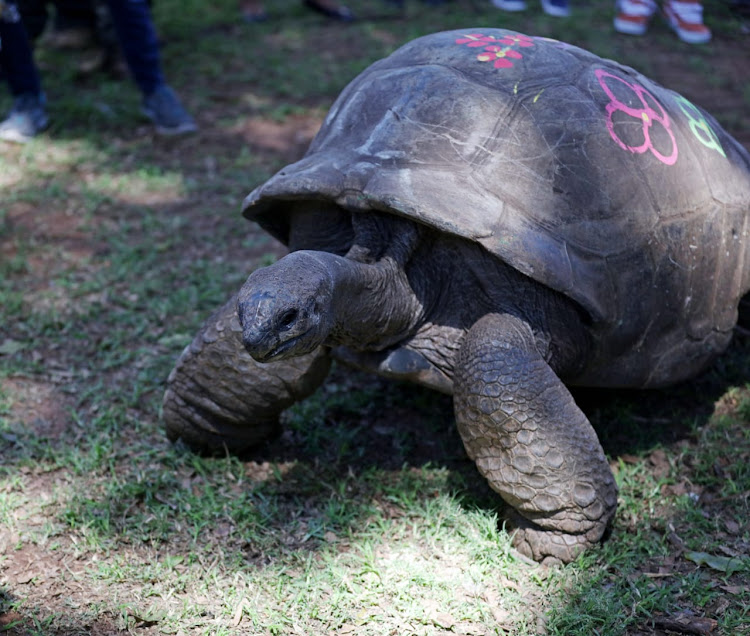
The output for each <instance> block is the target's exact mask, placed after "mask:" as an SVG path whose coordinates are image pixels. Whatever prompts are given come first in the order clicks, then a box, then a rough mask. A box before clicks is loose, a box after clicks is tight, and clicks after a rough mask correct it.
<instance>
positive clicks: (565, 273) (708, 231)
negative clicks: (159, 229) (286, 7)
mask: <svg viewBox="0 0 750 636" xmlns="http://www.w3.org/2000/svg"><path fill="white" fill-rule="evenodd" d="M305 199H311V200H320V199H323V200H328V201H333V202H336V203H337V204H339V205H340V206H342V207H345V208H347V209H350V210H379V211H387V212H390V213H393V214H396V215H401V216H404V217H407V218H409V219H412V220H414V221H418V222H420V223H423V224H425V225H427V226H430V227H432V228H434V229H435V230H438V231H441V232H446V233H449V234H452V235H455V236H457V237H461V238H463V239H468V240H470V241H474V242H476V243H478V244H480V245H481V246H482V247H483V248H485V249H486V250H488V251H489V252H490V253H492V254H493V255H495V256H496V257H497V258H499V259H502V260H503V261H504V262H506V263H508V264H509V265H511V266H512V267H514V268H515V269H517V270H518V271H520V272H522V273H523V274H525V275H527V276H529V277H531V278H532V279H534V280H536V281H538V282H540V283H542V284H544V285H546V286H548V287H550V288H553V289H555V290H557V291H559V292H561V293H563V294H565V295H566V296H568V297H569V298H571V299H573V300H574V301H575V302H576V303H578V304H579V305H580V306H581V307H582V308H583V309H584V310H585V312H587V314H588V316H589V317H590V320H591V325H592V331H593V332H594V333H595V334H596V341H597V347H598V355H597V358H598V360H599V365H598V368H597V365H593V366H592V367H591V368H589V369H588V370H587V372H585V374H584V375H585V376H586V377H582V378H580V381H581V382H580V383H586V384H607V385H615V386H616V385H632V386H648V385H661V384H665V383H668V382H671V381H675V380H678V379H681V377H686V376H688V375H691V374H692V373H694V372H695V371H696V367H697V366H699V365H703V364H705V362H706V361H707V360H708V359H709V358H710V357H712V355H713V354H714V353H717V352H718V351H720V350H723V348H724V347H725V346H726V344H727V343H728V341H729V338H730V337H731V330H732V328H733V326H734V324H735V322H736V318H737V305H738V302H739V299H740V297H741V296H742V295H743V294H744V293H745V292H746V291H747V290H748V287H749V286H750V263H748V260H750V258H749V257H750V255H748V248H749V246H750V240H749V239H748V231H749V230H750V228H748V215H749V213H750V155H748V153H747V151H746V150H745V149H744V148H743V147H742V146H740V144H739V143H738V142H737V141H735V140H734V139H733V138H732V137H731V136H729V135H728V134H727V133H726V132H725V131H724V130H723V129H722V128H721V126H720V125H719V124H718V123H717V122H716V120H715V119H714V118H713V117H711V116H710V115H709V114H707V113H706V112H705V111H703V110H702V109H701V108H700V107H698V106H696V105H694V104H692V103H691V102H689V101H688V100H687V99H685V98H684V97H682V96H680V95H679V94H677V93H675V92H673V91H671V90H668V89H665V88H663V87H662V86H660V85H658V84H657V83H655V82H653V81H651V80H649V79H648V78H646V77H644V76H643V75H641V74H640V73H638V72H636V71H635V70H633V69H632V68H629V67H626V66H622V65H620V64H618V63H616V62H613V61H611V60H606V59H602V58H600V57H598V56H596V55H594V54H592V53H590V52H587V51H585V50H582V49H580V48H577V47H575V46H571V45H569V44H565V43H563V42H558V41H556V40H550V39H547V38H539V37H529V36H526V35H523V34H520V33H515V32H512V31H507V30H501V29H488V28H476V29H474V28H472V29H466V30H461V31H447V32H442V33H437V34H433V35H429V36H426V37H422V38H419V39H416V40H414V41H412V42H410V43H408V44H406V45H405V46H403V47H401V48H400V49H398V50H396V51H395V52H394V53H393V54H392V55H390V56H389V57H387V58H385V59H383V60H380V61H379V62H376V63H375V64H373V65H372V66H370V67H369V68H368V69H366V70H365V71H364V72H363V73H361V74H360V75H359V76H358V77H357V78H355V79H354V81H352V82H351V83H350V84H349V85H348V86H347V87H346V88H345V90H344V91H343V92H342V93H341V95H340V97H339V98H338V99H337V100H336V102H335V103H334V104H333V106H332V108H331V110H330V112H329V113H328V115H327V117H326V119H325V122H324V124H323V126H322V128H321V130H320V132H319V133H318V135H317V136H316V137H315V139H314V140H313V142H312V144H311V146H310V148H309V150H308V152H307V154H306V155H305V156H304V158H303V159H301V160H300V161H298V162H296V163H294V164H292V165H290V166H288V167H286V168H284V169H282V170H281V171H280V172H279V173H277V174H276V175H275V176H274V177H272V178H271V179H270V180H269V181H268V182H266V183H265V184H263V185H261V186H260V187H258V188H257V189H255V190H254V191H253V192H252V193H251V194H250V195H249V196H248V197H247V198H246V200H245V203H244V207H243V210H244V214H245V216H246V217H247V218H249V219H251V220H254V221H256V222H258V223H259V224H260V225H261V226H262V227H263V228H265V229H266V230H267V231H269V232H270V233H271V234H272V235H274V236H276V237H277V238H279V239H280V240H282V241H286V240H287V239H288V232H289V220H288V218H287V216H286V215H285V209H286V207H287V206H286V205H285V204H286V202H288V201H299V200H305ZM686 343H689V346H686ZM641 351H648V352H649V355H648V356H647V358H648V360H647V361H644V360H645V358H644V359H642V360H640V361H639V362H634V361H633V360H635V357H634V356H637V355H638V352H641ZM617 358H620V359H621V360H624V361H625V362H627V360H628V359H630V360H631V364H630V366H628V364H625V365H624V367H623V370H622V371H617V370H616V369H615V370H613V368H612V365H611V363H612V362H613V361H614V360H616V359H617ZM620 366H622V365H620ZM605 367H606V368H607V371H606V373H605V374H604V376H602V373H603V371H602V370H603V369H605ZM636 367H638V368H636ZM618 373H619V376H618Z"/></svg>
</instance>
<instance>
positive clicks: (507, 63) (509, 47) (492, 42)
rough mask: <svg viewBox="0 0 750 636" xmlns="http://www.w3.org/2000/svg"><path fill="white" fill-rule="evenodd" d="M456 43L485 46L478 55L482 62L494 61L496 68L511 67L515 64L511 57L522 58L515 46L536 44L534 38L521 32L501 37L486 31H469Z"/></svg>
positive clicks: (475, 46)
mask: <svg viewBox="0 0 750 636" xmlns="http://www.w3.org/2000/svg"><path fill="white" fill-rule="evenodd" d="M456 44H465V45H466V46H469V47H472V48H479V47H480V46H481V47H483V48H484V51H483V52H482V53H480V54H479V55H477V60H479V61H480V62H492V66H494V67H495V68H509V67H511V66H513V62H512V61H511V59H515V60H520V59H521V58H522V57H523V55H521V54H520V53H519V52H518V51H516V50H514V47H527V46H534V40H533V38H530V37H529V36H528V35H523V34H521V33H511V34H509V35H504V36H503V37H501V38H496V37H495V36H494V35H485V34H484V33H467V34H466V35H464V36H463V37H460V38H458V39H457V40H456Z"/></svg>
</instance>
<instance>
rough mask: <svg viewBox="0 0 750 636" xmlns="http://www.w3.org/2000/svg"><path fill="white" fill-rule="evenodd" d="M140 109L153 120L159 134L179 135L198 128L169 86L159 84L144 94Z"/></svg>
mask: <svg viewBox="0 0 750 636" xmlns="http://www.w3.org/2000/svg"><path fill="white" fill-rule="evenodd" d="M141 110H142V111H143V114H144V115H146V117H148V118H149V119H150V120H151V121H153V122H154V124H155V125H156V132H157V133H159V134H161V135H181V134H184V133H191V132H195V131H196V130H198V126H196V124H195V122H194V121H193V118H192V117H191V116H190V115H189V114H188V113H187V111H186V110H185V109H184V108H183V107H182V104H181V103H180V100H179V99H178V97H177V95H175V93H174V91H173V90H172V89H171V88H169V86H160V87H159V88H157V89H156V90H155V91H154V92H153V93H151V94H150V95H148V96H146V97H145V98H144V100H143V106H142V108H141Z"/></svg>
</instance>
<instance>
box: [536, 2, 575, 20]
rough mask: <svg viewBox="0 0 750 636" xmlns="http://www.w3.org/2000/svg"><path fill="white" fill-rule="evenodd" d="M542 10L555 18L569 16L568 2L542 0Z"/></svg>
mask: <svg viewBox="0 0 750 636" xmlns="http://www.w3.org/2000/svg"><path fill="white" fill-rule="evenodd" d="M542 10H543V11H544V12H545V13H546V14H547V15H552V16H554V17H556V18H567V17H568V16H569V15H570V6H569V5H568V0H542Z"/></svg>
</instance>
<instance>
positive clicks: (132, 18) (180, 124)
mask: <svg viewBox="0 0 750 636" xmlns="http://www.w3.org/2000/svg"><path fill="white" fill-rule="evenodd" d="M107 5H108V6H109V9H110V11H111V13H112V24H113V25H114V29H115V32H116V33H117V38H118V40H119V41H120V46H121V48H122V53H123V56H124V57H125V61H126V63H127V65H128V68H129V69H130V72H131V73H132V75H133V79H134V80H135V83H136V84H137V85H138V88H139V89H140V90H141V93H143V105H142V109H143V112H144V114H145V115H146V116H147V117H148V118H149V119H151V120H152V121H153V122H154V124H155V125H156V130H157V132H159V133H162V134H167V135H170V134H180V133H186V132H193V131H194V130H196V128H197V127H196V125H195V122H194V121H193V118H192V117H190V115H189V114H188V113H187V111H186V110H185V109H184V108H183V106H182V104H181V103H180V100H179V99H178V97H177V95H175V93H174V91H173V90H172V89H171V88H170V87H169V86H167V83H166V81H165V79H164V75H163V73H162V67H161V58H160V55H159V40H158V38H157V36H156V30H155V28H154V24H153V22H152V21H151V11H150V9H149V6H148V2H146V0H108V2H107Z"/></svg>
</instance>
